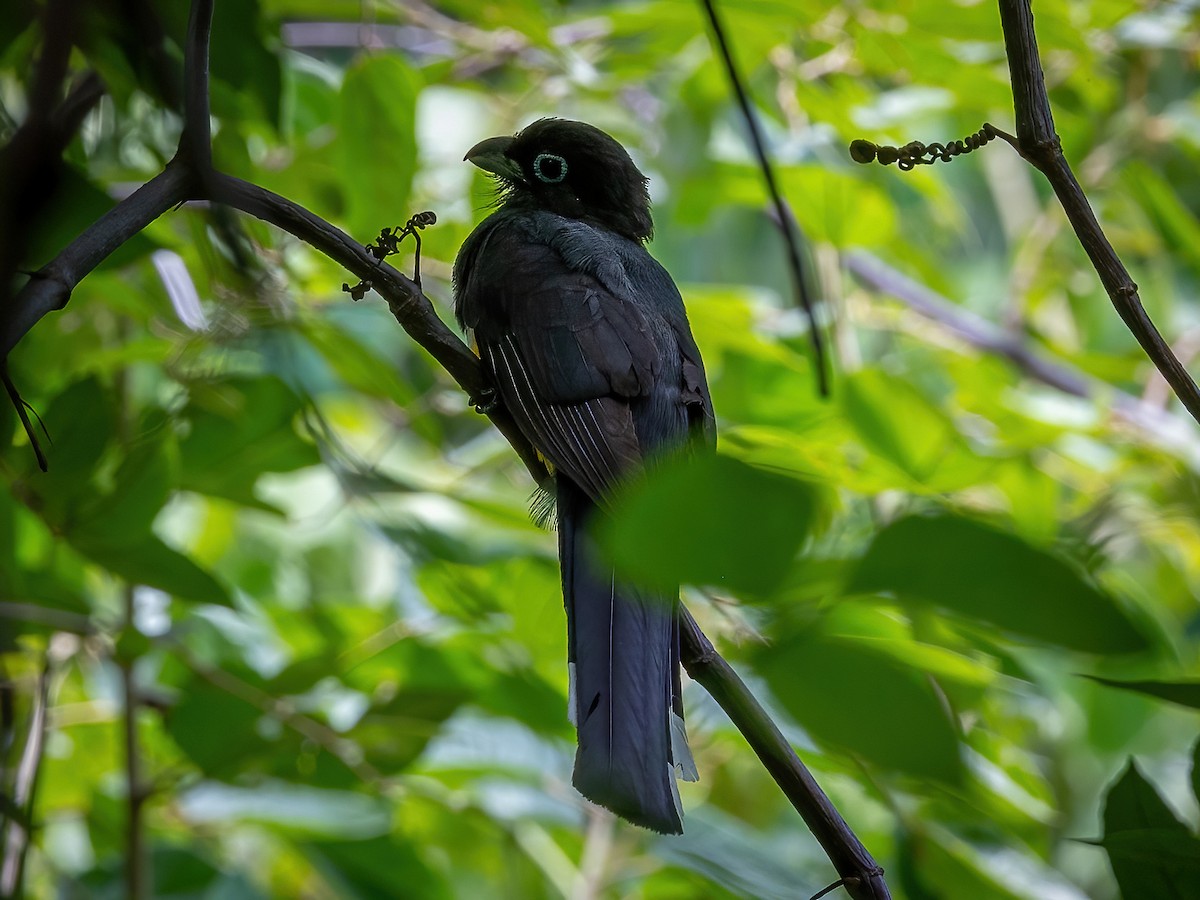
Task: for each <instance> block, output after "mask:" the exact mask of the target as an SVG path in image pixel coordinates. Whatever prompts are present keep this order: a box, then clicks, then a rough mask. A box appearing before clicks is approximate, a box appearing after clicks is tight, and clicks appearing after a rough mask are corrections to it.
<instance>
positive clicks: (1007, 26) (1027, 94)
mask: <svg viewBox="0 0 1200 900" xmlns="http://www.w3.org/2000/svg"><path fill="white" fill-rule="evenodd" d="M999 3H1000V26H1001V28H1002V29H1003V31H1004V48H1005V52H1006V53H1007V55H1008V70H1009V74H1010V76H1011V79H1012V91H1013V109H1014V112H1015V115H1016V121H1017V144H1018V147H1017V149H1018V151H1019V152H1020V154H1021V155H1022V156H1023V157H1024V158H1025V159H1026V160H1028V161H1029V163H1030V164H1031V165H1033V166H1034V167H1035V168H1036V169H1038V171H1040V172H1041V173H1042V174H1043V175H1045V176H1046V180H1047V181H1048V182H1050V187H1051V188H1053V190H1054V193H1055V195H1056V196H1057V197H1058V200H1059V202H1060V203H1061V204H1062V207H1063V210H1064V211H1065V212H1066V214H1067V219H1068V221H1070V223H1071V227H1072V228H1074V229H1075V234H1076V236H1077V237H1078V238H1079V242H1080V243H1081V244H1082V245H1083V249H1084V250H1085V251H1086V252H1087V255H1088V258H1089V259H1090V260H1091V261H1092V265H1093V266H1094V267H1095V269H1096V272H1097V274H1098V275H1099V276H1100V282H1101V284H1103V285H1104V290H1105V291H1106V292H1107V293H1108V296H1109V299H1110V300H1112V304H1113V306H1114V307H1115V308H1116V310H1117V313H1118V314H1119V315H1120V316H1121V319H1122V320H1123V321H1124V322H1125V325H1126V327H1128V328H1129V330H1130V331H1131V332H1132V333H1133V336H1134V337H1135V338H1137V341H1138V343H1139V344H1141V345H1142V349H1143V350H1145V351H1146V355H1147V356H1149V357H1150V361H1151V362H1153V363H1154V366H1155V368H1157V369H1158V370H1159V371H1160V372H1161V373H1162V375H1163V377H1164V378H1165V379H1166V380H1167V383H1168V384H1170V385H1171V387H1172V389H1174V391H1175V393H1176V395H1178V397H1179V399H1180V400H1181V401H1182V402H1183V405H1184V407H1186V408H1187V411H1188V412H1189V413H1191V414H1192V417H1193V418H1194V419H1196V420H1197V421H1200V389H1197V387H1196V382H1195V381H1193V380H1192V377H1191V375H1189V374H1188V371H1187V369H1186V368H1184V366H1183V364H1182V363H1181V362H1180V361H1179V359H1178V357H1176V356H1175V354H1174V352H1173V351H1172V350H1171V348H1170V346H1169V345H1168V344H1167V342H1166V341H1164V340H1163V337H1162V335H1161V334H1159V332H1158V329H1157V328H1156V327H1155V325H1154V323H1153V322H1152V321H1151V320H1150V316H1149V315H1147V314H1146V310H1145V308H1144V307H1143V306H1142V301H1141V298H1140V297H1139V296H1138V290H1137V285H1136V284H1134V283H1133V279H1132V278H1130V277H1129V272H1128V271H1127V270H1126V269H1125V266H1124V265H1123V264H1122V262H1121V260H1120V258H1119V257H1118V256H1117V253H1116V251H1115V250H1114V249H1113V247H1112V244H1110V243H1109V241H1108V238H1107V237H1106V236H1105V234H1104V230H1103V229H1102V228H1101V227H1100V223H1099V222H1098V221H1097V220H1096V215H1095V213H1094V212H1093V211H1092V208H1091V206H1090V205H1089V204H1088V201H1087V197H1086V195H1085V194H1084V193H1083V188H1081V187H1080V186H1079V182H1078V181H1077V180H1076V178H1075V173H1074V172H1072V171H1071V167H1070V165H1069V164H1068V163H1067V160H1066V157H1065V156H1064V155H1063V151H1062V144H1061V143H1060V141H1059V139H1058V134H1057V133H1055V130H1054V114H1053V112H1052V111H1051V109H1050V98H1049V96H1048V94H1047V93H1046V79H1045V75H1044V74H1043V72H1042V64H1041V62H1040V61H1039V59H1038V49H1037V34H1036V32H1035V31H1034V26H1033V9H1032V7H1031V5H1030V0H999Z"/></svg>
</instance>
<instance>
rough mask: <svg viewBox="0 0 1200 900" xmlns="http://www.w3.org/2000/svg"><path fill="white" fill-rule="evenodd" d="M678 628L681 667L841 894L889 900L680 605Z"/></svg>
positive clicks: (817, 790) (791, 754) (824, 800)
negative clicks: (802, 828)
mask: <svg viewBox="0 0 1200 900" xmlns="http://www.w3.org/2000/svg"><path fill="white" fill-rule="evenodd" d="M679 624H680V628H679V638H680V645H681V646H680V650H681V653H680V656H681V659H682V662H683V667H684V668H685V669H687V673H688V675H690V676H691V677H692V678H693V679H695V680H696V681H698V682H699V683H700V684H701V685H703V686H704V689H705V690H707V691H708V692H709V693H710V694H711V695H712V697H713V699H714V700H716V701H717V703H719V704H720V706H721V709H723V710H725V714H726V715H728V716H729V719H730V721H732V722H733V724H734V725H735V726H737V729H738V731H740V732H741V733H742V734H743V735H744V736H745V738H746V741H747V743H749V744H750V747H751V749H752V750H754V752H755V754H756V755H757V756H758V758H759V759H760V760H761V761H762V764H763V766H765V767H766V770H767V771H768V772H769V773H770V774H771V777H772V778H773V779H775V783H776V784H778V785H779V787H780V789H781V790H782V791H783V793H784V795H785V796H786V797H787V798H788V800H790V801H791V802H792V806H794V807H795V808H796V811H797V812H798V813H800V816H801V817H802V818H803V819H804V822H805V824H806V825H808V827H809V830H810V831H812V833H813V837H815V838H816V839H817V842H818V843H819V844H820V845H821V847H822V848H823V849H824V850H825V853H826V855H827V856H828V857H829V861H830V862H832V863H833V867H834V868H835V869H837V873H838V875H839V876H840V877H841V880H842V885H843V886H844V887H845V888H846V893H848V894H849V895H850V896H851V897H853V898H854V900H886V898H890V897H891V894H890V893H889V892H888V887H887V883H886V882H885V881H884V880H883V869H882V868H880V866H879V864H878V863H876V862H875V860H874V859H872V857H871V854H870V853H868V852H867V848H866V847H864V846H863V845H862V842H861V841H860V840H859V839H858V837H857V835H855V833H854V832H853V831H851V830H850V826H849V825H847V824H846V820H845V819H843V818H842V816H841V814H840V813H838V811H837V809H835V808H834V806H833V804H832V803H830V802H829V798H828V797H826V796H825V792H824V791H822V790H821V786H820V785H819V784H817V782H816V779H815V778H813V776H812V773H811V772H809V771H808V769H807V768H806V767H805V765H804V763H802V762H801V761H800V758H799V757H798V756H797V755H796V751H795V750H793V749H792V745H791V744H789V743H788V740H787V738H785V737H784V736H783V734H782V733H781V732H780V731H779V729H778V728H777V727H776V725H775V723H774V722H773V721H772V720H771V717H770V716H769V715H768V714H767V711H766V710H764V709H763V708H762V705H761V704H760V703H759V702H758V700H756V699H755V697H754V695H753V694H752V693H750V689H749V688H748V687H746V684H745V682H743V681H742V679H741V678H739V677H738V674H737V672H735V671H734V670H733V667H732V666H730V665H729V663H727V662H726V661H725V660H724V659H723V658H722V657H721V654H719V653H718V652H717V651H716V649H715V648H714V647H713V645H712V642H711V641H709V639H708V638H707V637H705V636H704V632H703V631H701V630H700V626H699V625H697V624H696V620H695V619H693V618H692V614H691V613H689V612H688V611H687V609H684V608H682V607H681V609H680V615H679Z"/></svg>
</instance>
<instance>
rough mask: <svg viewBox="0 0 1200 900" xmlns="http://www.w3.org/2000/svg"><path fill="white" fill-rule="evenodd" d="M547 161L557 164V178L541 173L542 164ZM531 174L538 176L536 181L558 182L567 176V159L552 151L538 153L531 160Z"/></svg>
mask: <svg viewBox="0 0 1200 900" xmlns="http://www.w3.org/2000/svg"><path fill="white" fill-rule="evenodd" d="M548 162H549V163H555V164H557V165H558V177H557V178H549V177H547V176H546V175H544V174H542V166H543V165H545V164H546V163H548ZM533 174H534V175H536V176H537V177H538V181H544V182H546V184H558V183H559V182H560V181H562V180H563V179H564V178H566V177H567V161H566V160H565V159H563V158H562V157H561V156H556V155H555V154H553V153H539V154H538V155H537V156H536V157H535V158H534V160H533Z"/></svg>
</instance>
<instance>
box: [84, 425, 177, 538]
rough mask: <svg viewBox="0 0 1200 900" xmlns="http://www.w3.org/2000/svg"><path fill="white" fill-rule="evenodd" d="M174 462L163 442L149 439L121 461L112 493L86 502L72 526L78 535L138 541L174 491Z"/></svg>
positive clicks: (146, 532) (147, 532) (144, 534)
mask: <svg viewBox="0 0 1200 900" xmlns="http://www.w3.org/2000/svg"><path fill="white" fill-rule="evenodd" d="M171 469H172V466H171V461H170V458H169V456H168V453H167V448H166V447H165V446H164V445H163V444H162V443H160V442H157V441H153V442H146V443H144V444H142V445H141V446H139V447H136V448H134V449H133V450H131V451H130V452H129V453H128V454H127V455H126V456H125V458H124V459H123V460H122V461H121V465H120V466H119V467H118V469H117V474H116V477H115V478H114V486H113V489H112V491H111V492H109V493H107V494H103V495H101V496H97V497H95V498H93V499H91V500H90V501H88V502H86V503H84V504H83V505H82V507H81V508H80V510H79V512H78V513H77V516H76V521H75V523H74V524H73V525H72V527H71V532H72V534H73V536H75V537H81V536H82V539H83V540H84V541H85V542H86V541H87V540H88V539H89V537H94V538H95V539H98V540H101V541H103V542H105V543H112V544H120V543H122V542H125V541H128V542H129V543H130V544H136V543H139V542H141V541H142V540H144V539H145V537H146V536H147V535H148V534H149V533H150V526H151V525H152V524H153V523H154V518H155V516H157V515H158V512H159V510H161V509H162V508H163V505H164V504H165V503H166V502H167V498H168V497H169V496H170V493H171V481H172V478H171V475H172V472H171Z"/></svg>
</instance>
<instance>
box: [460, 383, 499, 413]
mask: <svg viewBox="0 0 1200 900" xmlns="http://www.w3.org/2000/svg"><path fill="white" fill-rule="evenodd" d="M467 402H468V403H470V404H471V405H472V406H473V407H475V412H477V413H479V414H480V415H481V416H490V415H491V414H492V413H494V412H495V411H496V410H497V409H498V408H499V407H500V397H499V396H498V395H497V394H496V389H495V388H493V387H485V388H483V389H482V390H480V391H479V392H478V393H475V394H472V395H471V396H470V397H468V398H467Z"/></svg>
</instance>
